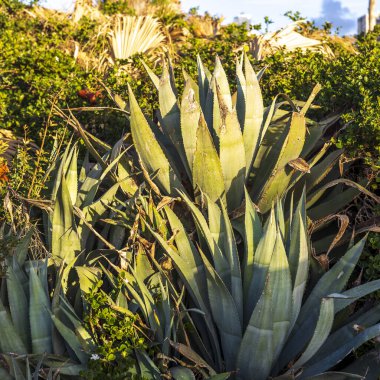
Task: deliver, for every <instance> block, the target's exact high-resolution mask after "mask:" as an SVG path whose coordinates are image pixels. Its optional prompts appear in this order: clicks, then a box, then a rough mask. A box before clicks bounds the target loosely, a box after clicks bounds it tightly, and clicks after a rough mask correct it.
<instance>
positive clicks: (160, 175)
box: [129, 88, 183, 194]
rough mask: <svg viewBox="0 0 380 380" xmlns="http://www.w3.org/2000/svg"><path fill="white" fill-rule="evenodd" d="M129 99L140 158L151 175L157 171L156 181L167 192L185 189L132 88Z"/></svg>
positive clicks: (132, 125) (132, 124)
mask: <svg viewBox="0 0 380 380" xmlns="http://www.w3.org/2000/svg"><path fill="white" fill-rule="evenodd" d="M129 99H130V108H131V131H132V138H133V142H134V144H135V146H136V150H137V152H138V154H139V156H140V159H141V161H142V163H143V164H144V166H145V168H146V170H147V171H148V174H149V175H153V174H154V173H156V172H157V174H156V177H155V182H157V184H158V185H159V187H160V188H161V190H162V191H164V192H165V193H166V194H174V189H175V188H178V189H183V187H182V184H181V181H180V179H179V174H178V172H177V171H176V169H175V168H174V167H173V165H172V164H171V163H170V162H169V160H168V158H167V157H166V156H165V154H164V152H163V149H162V147H161V146H160V144H159V143H158V142H157V139H156V137H155V135H154V133H153V131H152V130H151V127H150V125H149V123H148V122H147V120H146V118H145V116H144V115H143V113H142V111H141V109H140V107H139V106H138V104H137V101H136V98H135V96H134V95H133V93H132V90H131V89H130V88H129ZM178 128H179V126H178Z"/></svg>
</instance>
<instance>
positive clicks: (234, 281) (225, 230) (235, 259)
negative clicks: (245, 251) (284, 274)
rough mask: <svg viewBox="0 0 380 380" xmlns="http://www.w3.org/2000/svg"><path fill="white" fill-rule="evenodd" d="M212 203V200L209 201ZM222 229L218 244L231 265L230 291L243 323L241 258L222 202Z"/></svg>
mask: <svg viewBox="0 0 380 380" xmlns="http://www.w3.org/2000/svg"><path fill="white" fill-rule="evenodd" d="M208 204H209V205H210V202H209V203H208ZM220 209H221V211H222V212H221V214H220V231H219V238H218V246H219V247H220V250H221V251H222V253H223V255H224V256H225V257H226V258H227V261H228V263H229V266H230V273H231V288H230V293H231V295H232V297H233V299H234V300H235V303H236V307H237V310H238V313H239V317H240V323H241V324H242V323H243V305H244V302H243V289H242V278H241V271H240V260H239V254H238V249H237V245H236V241H235V236H234V233H233V229H232V226H231V223H230V220H229V217H228V214H227V210H226V209H225V207H224V206H223V204H222V203H220Z"/></svg>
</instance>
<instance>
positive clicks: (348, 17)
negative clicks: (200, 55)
mask: <svg viewBox="0 0 380 380" xmlns="http://www.w3.org/2000/svg"><path fill="white" fill-rule="evenodd" d="M181 3H182V8H183V10H185V11H188V10H189V9H190V8H191V7H197V6H199V9H200V12H204V11H208V12H209V13H211V14H212V15H219V16H224V17H225V19H226V21H232V19H233V18H234V16H238V15H239V14H240V13H241V12H244V13H247V14H250V15H251V17H252V22H253V23H254V24H258V23H262V21H263V19H264V17H265V16H269V17H270V19H271V20H273V21H274V24H273V25H272V26H271V27H270V29H272V30H273V29H277V28H279V27H281V26H284V25H285V24H286V23H287V22H288V19H287V18H286V17H284V16H283V14H284V13H285V12H286V11H289V10H292V11H299V12H301V15H303V16H304V17H307V18H309V19H315V20H316V21H317V22H318V23H321V24H322V23H323V22H324V21H330V22H333V23H334V26H336V27H338V26H339V27H341V29H342V31H343V33H347V34H350V33H355V31H356V19H357V18H358V17H359V16H361V15H363V14H365V13H366V12H367V7H368V0H312V1H311V0H182V1H181ZM42 4H43V5H45V6H48V7H51V8H56V9H68V8H70V6H71V4H72V1H71V0H45V1H42Z"/></svg>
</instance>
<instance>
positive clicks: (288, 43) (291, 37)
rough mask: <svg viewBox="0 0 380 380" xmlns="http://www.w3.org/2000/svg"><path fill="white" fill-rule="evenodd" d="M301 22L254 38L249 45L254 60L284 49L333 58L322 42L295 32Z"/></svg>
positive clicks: (330, 51)
mask: <svg viewBox="0 0 380 380" xmlns="http://www.w3.org/2000/svg"><path fill="white" fill-rule="evenodd" d="M302 22H303V21H297V22H294V23H292V24H290V25H288V26H286V27H285V28H283V29H281V30H279V31H277V32H271V33H266V34H263V35H261V36H258V37H256V38H255V39H254V40H253V41H252V43H251V50H252V54H253V56H254V57H255V58H256V59H262V58H264V57H265V56H267V55H271V54H274V53H275V52H276V51H278V50H280V49H285V50H286V51H294V50H296V49H301V50H302V51H306V50H312V51H319V52H321V53H323V54H326V55H328V56H333V52H332V50H331V49H330V48H329V46H327V45H326V44H325V43H324V42H323V41H321V40H317V39H312V38H308V37H305V36H303V35H302V34H300V33H298V32H296V29H297V28H298V27H299V26H300V24H301V23H302Z"/></svg>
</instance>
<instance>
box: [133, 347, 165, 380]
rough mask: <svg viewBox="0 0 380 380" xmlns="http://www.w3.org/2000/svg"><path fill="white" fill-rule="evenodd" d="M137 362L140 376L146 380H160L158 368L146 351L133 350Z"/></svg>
mask: <svg viewBox="0 0 380 380" xmlns="http://www.w3.org/2000/svg"><path fill="white" fill-rule="evenodd" d="M135 355H136V359H137V363H138V366H139V369H140V377H141V378H142V379H147V380H161V379H162V377H161V373H160V370H159V369H158V368H157V367H156V365H155V364H154V363H153V361H152V359H150V358H149V356H148V355H147V353H146V352H145V351H142V350H135Z"/></svg>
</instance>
